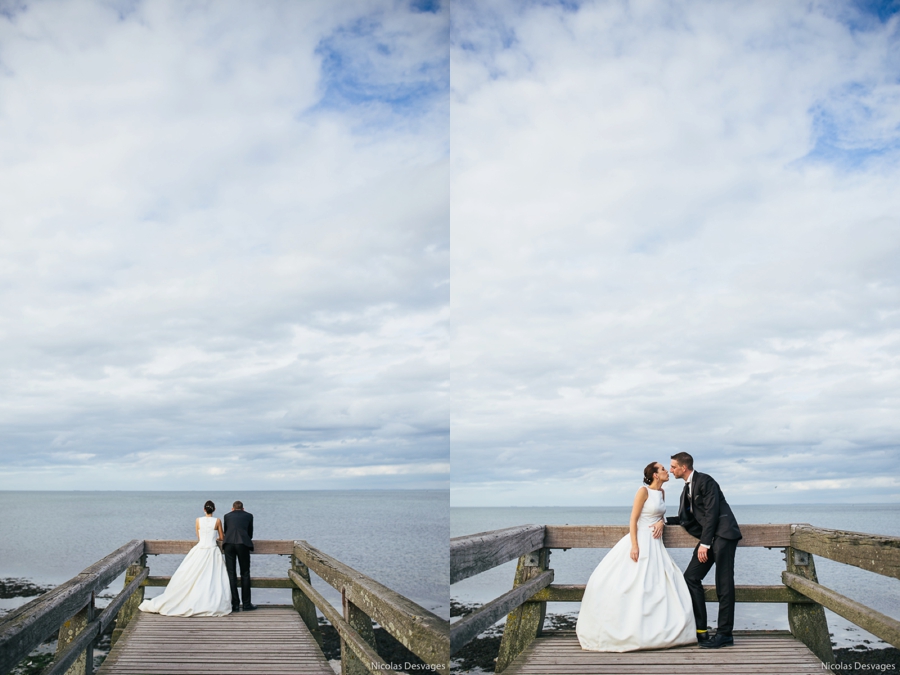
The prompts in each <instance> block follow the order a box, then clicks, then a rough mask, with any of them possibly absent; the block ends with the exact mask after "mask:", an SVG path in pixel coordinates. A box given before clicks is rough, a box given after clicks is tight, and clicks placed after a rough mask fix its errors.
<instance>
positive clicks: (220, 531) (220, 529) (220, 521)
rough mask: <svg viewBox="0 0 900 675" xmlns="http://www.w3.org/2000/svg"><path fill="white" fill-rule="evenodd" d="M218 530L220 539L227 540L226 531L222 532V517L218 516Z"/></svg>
mask: <svg viewBox="0 0 900 675" xmlns="http://www.w3.org/2000/svg"><path fill="white" fill-rule="evenodd" d="M216 532H218V533H219V541H224V540H225V533H224V532H222V519H221V518H216Z"/></svg>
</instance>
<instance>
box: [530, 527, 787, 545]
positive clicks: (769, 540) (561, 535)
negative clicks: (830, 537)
mask: <svg viewBox="0 0 900 675" xmlns="http://www.w3.org/2000/svg"><path fill="white" fill-rule="evenodd" d="M741 534H742V535H743V537H744V538H743V539H741V540H740V541H739V542H738V546H767V547H769V548H782V547H785V546H790V545H791V526H790V525H741ZM627 535H628V526H627V525H546V526H545V530H544V546H546V547H547V548H612V547H613V546H615V545H616V543H618V541H619V540H620V539H622V537H625V536H627ZM697 542H698V539H697V538H696V537H693V536H691V535H690V534H688V533H687V531H686V530H685V529H684V528H683V527H681V525H667V526H666V527H665V529H664V530H663V543H664V544H665V546H666V548H694V547H695V546H696V545H697Z"/></svg>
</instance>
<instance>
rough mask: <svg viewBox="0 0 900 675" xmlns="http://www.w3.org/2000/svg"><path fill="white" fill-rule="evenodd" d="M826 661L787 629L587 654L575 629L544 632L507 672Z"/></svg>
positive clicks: (616, 674)
mask: <svg viewBox="0 0 900 675" xmlns="http://www.w3.org/2000/svg"><path fill="white" fill-rule="evenodd" d="M823 672H826V671H824V670H823V668H822V662H821V661H820V660H819V659H818V658H817V657H816V655H815V654H813V653H812V652H811V651H810V650H809V648H808V647H807V646H806V645H804V644H803V643H802V642H800V641H799V640H798V639H796V638H795V637H794V636H793V635H791V633H790V632H789V631H746V632H742V631H735V634H734V646H733V647H725V648H722V649H700V648H699V647H676V648H673V649H665V650H648V651H639V652H625V653H622V654H617V653H613V652H586V651H583V650H582V649H581V646H580V645H579V644H578V638H577V637H575V632H574V631H558V632H555V633H545V634H544V636H542V637H539V638H535V640H534V641H533V642H532V643H531V644H530V645H529V646H528V647H526V648H525V651H523V652H522V653H521V654H520V655H519V656H518V657H517V658H516V659H515V660H514V661H513V662H512V663H511V664H510V665H509V667H508V668H507V669H506V670H505V671H504V673H505V675H551V674H552V675H607V674H609V675H682V674H683V675H705V674H709V675H721V674H722V673H740V674H742V673H746V674H747V675H753V674H755V673H765V674H766V675H821V673H823Z"/></svg>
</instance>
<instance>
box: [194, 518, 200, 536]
mask: <svg viewBox="0 0 900 675" xmlns="http://www.w3.org/2000/svg"><path fill="white" fill-rule="evenodd" d="M194 529H195V530H197V541H200V519H199V518H197V520H195V521H194Z"/></svg>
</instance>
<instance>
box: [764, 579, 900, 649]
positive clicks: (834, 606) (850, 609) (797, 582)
mask: <svg viewBox="0 0 900 675" xmlns="http://www.w3.org/2000/svg"><path fill="white" fill-rule="evenodd" d="M781 576H782V578H783V580H784V583H785V584H786V585H788V586H790V587H791V588H793V589H795V590H797V591H799V592H800V593H803V594H804V595H806V596H807V597H809V598H810V599H811V600H813V601H814V602H816V603H818V604H819V605H824V606H825V607H827V608H828V609H830V610H831V611H832V612H834V613H835V614H839V615H840V616H842V617H844V618H845V619H847V620H848V621H851V622H853V623H855V624H856V625H857V626H859V627H860V628H862V629H863V630H867V631H869V632H870V633H872V635H875V636H876V637H879V638H881V639H882V640H884V641H885V642H887V643H890V644H892V645H894V647H897V648H898V649H900V621H897V619H894V618H892V617H890V616H886V615H885V614H882V613H881V612H878V611H876V610H874V609H872V608H870V607H866V606H865V605H863V604H861V603H859V602H856V601H855V600H851V599H850V598H848V597H846V596H843V595H841V594H840V593H837V592H835V591H833V590H831V589H830V588H826V587H825V586H822V585H821V584H819V583H817V582H816V581H814V580H810V579H806V578H804V577H802V576H800V575H798V574H796V573H794V574H792V573H790V572H782V574H781ZM817 606H818V605H817ZM813 651H815V650H813Z"/></svg>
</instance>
